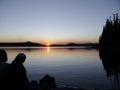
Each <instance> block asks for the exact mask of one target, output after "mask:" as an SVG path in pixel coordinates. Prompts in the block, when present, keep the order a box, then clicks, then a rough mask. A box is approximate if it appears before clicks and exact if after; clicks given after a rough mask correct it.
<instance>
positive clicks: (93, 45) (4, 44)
mask: <svg viewBox="0 0 120 90" xmlns="http://www.w3.org/2000/svg"><path fill="white" fill-rule="evenodd" d="M46 46H47V45H43V44H40V43H34V42H30V41H28V42H12V43H8V42H2V43H0V47H46ZM69 46H70V47H74V46H84V47H90V48H96V47H98V43H81V44H77V43H68V44H52V45H49V47H69Z"/></svg>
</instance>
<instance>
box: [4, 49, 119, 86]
mask: <svg viewBox="0 0 120 90" xmlns="http://www.w3.org/2000/svg"><path fill="white" fill-rule="evenodd" d="M4 49H5V50H6V51H7V53H8V58H9V60H8V63H11V62H12V60H13V59H14V58H15V56H16V55H17V54H18V53H20V52H23V53H25V54H26V56H27V59H26V62H25V63H24V65H25V67H26V70H27V75H28V78H29V80H30V81H31V80H39V79H41V78H42V77H43V76H44V75H46V74H49V75H51V76H54V77H55V79H56V83H57V85H61V86H70V87H83V88H84V87H87V88H119V85H118V83H117V82H116V80H115V78H112V76H111V77H107V74H106V70H105V68H104V66H103V63H102V60H101V59H100V57H99V51H98V50H95V49H83V48H78V47H77V48H70V47H69V48H60V47H59V48H58V47H57V48H55V47H54V48H52V47H44V48H37V47H36V48H4ZM118 79H119V78H118Z"/></svg>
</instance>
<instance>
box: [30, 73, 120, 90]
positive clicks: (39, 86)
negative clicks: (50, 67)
mask: <svg viewBox="0 0 120 90" xmlns="http://www.w3.org/2000/svg"><path fill="white" fill-rule="evenodd" d="M103 88H104V87H103ZM29 90H120V89H98V88H77V87H66V86H59V85H57V84H56V82H55V78H54V77H51V76H49V75H45V76H44V77H43V78H42V79H40V80H39V81H36V80H32V81H31V82H30V83H29Z"/></svg>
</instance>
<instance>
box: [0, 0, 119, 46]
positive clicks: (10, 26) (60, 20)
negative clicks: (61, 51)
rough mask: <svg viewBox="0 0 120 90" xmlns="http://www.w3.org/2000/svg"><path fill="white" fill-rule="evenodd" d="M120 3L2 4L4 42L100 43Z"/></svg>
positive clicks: (30, 0) (57, 0)
mask: <svg viewBox="0 0 120 90" xmlns="http://www.w3.org/2000/svg"><path fill="white" fill-rule="evenodd" d="M113 13H119V16H120V0H0V42H25V41H32V42H38V43H47V42H49V43H52V44H53V43H68V42H76V43H81V42H98V39H99V36H100V35H101V33H102V28H103V25H105V22H106V18H107V17H109V16H112V14H113Z"/></svg>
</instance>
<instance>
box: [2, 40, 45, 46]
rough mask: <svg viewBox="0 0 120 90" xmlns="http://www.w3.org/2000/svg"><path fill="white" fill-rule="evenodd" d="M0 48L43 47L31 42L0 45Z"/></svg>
mask: <svg viewBox="0 0 120 90" xmlns="http://www.w3.org/2000/svg"><path fill="white" fill-rule="evenodd" d="M0 46H1V47H23V46H28V47H29V46H31V47H33V46H43V45H42V44H39V43H33V42H30V41H28V42H13V43H0Z"/></svg>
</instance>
